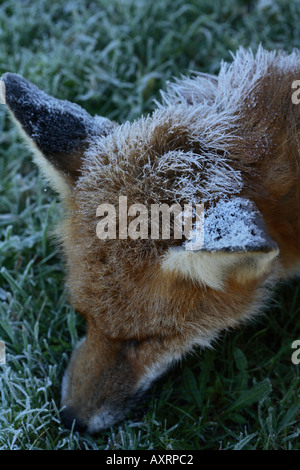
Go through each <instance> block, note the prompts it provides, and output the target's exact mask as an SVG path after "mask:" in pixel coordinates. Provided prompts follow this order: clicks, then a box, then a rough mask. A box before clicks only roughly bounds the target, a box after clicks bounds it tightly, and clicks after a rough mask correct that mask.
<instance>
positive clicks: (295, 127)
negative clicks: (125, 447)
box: [60, 63, 300, 432]
mask: <svg viewBox="0 0 300 470" xmlns="http://www.w3.org/2000/svg"><path fill="white" fill-rule="evenodd" d="M299 74H300V68H296V69H295V70H294V71H293V72H291V71H285V70H284V69H283V68H282V67H281V68H280V67H279V66H278V65H276V63H274V64H271V65H269V67H268V69H267V70H265V73H264V74H263V76H262V77H261V79H259V80H258V81H257V83H256V85H255V87H254V89H253V90H252V91H251V93H250V94H249V95H247V96H246V98H245V99H244V101H243V103H242V106H241V107H240V109H239V114H238V120H237V123H236V126H235V130H234V135H235V138H234V140H233V141H232V144H231V146H230V155H229V159H228V163H229V165H230V166H231V168H232V169H233V170H235V171H240V172H241V175H242V180H243V188H242V190H241V191H237V195H239V196H241V197H245V198H248V199H250V200H252V201H253V202H254V203H255V204H256V206H257V208H258V209H259V211H260V213H261V214H262V216H263V219H264V222H265V224H266V226H267V229H268V232H269V234H270V236H271V238H272V239H273V240H274V242H276V243H277V245H278V247H279V255H278V256H277V257H274V259H273V260H272V261H268V265H267V267H266V270H265V271H264V272H263V273H261V272H259V271H257V276H256V277H249V278H246V280H242V277H241V276H240V268H241V267H243V269H245V270H247V264H248V265H249V266H250V265H252V266H254V268H255V263H256V261H255V258H253V257H252V255H251V254H245V255H243V254H241V255H240V258H237V259H240V262H238V263H237V264H236V265H234V267H232V268H231V270H230V269H229V268H228V270H227V272H226V273H225V274H224V276H225V286H224V288H223V289H214V288H211V287H209V286H207V285H204V284H203V283H200V282H196V281H195V280H191V279H188V278H186V277H185V276H183V275H182V274H181V273H180V272H178V271H176V270H174V271H166V270H164V269H162V264H161V262H162V256H163V255H164V254H165V253H166V252H167V250H168V248H169V247H171V246H176V245H178V244H181V242H180V243H178V242H174V240H173V241H172V240H130V239H128V240H105V241H101V240H99V239H98V238H97V236H96V224H97V218H96V216H95V212H96V208H97V206H98V205H99V204H102V203H109V204H113V205H115V206H117V204H118V197H119V196H120V195H126V196H127V197H128V205H130V204H133V203H142V204H145V205H146V206H147V207H150V204H151V203H156V202H159V203H160V204H161V203H164V202H167V203H173V202H174V199H172V200H170V199H168V193H167V192H166V188H169V187H172V184H173V183H174V181H176V178H177V176H178V170H176V169H175V170H174V169H170V171H167V172H166V173H164V174H162V175H160V174H159V171H157V170H155V168H156V165H157V161H158V158H159V157H160V156H161V155H163V154H166V153H167V152H170V151H174V150H175V151H178V150H181V151H184V152H189V151H193V152H194V153H197V154H201V152H202V153H203V152H206V151H207V149H205V148H204V147H203V143H202V142H201V139H199V140H197V141H191V140H190V139H189V132H190V131H189V128H187V127H186V126H185V125H184V124H183V123H181V122H178V121H176V119H175V118H174V120H173V118H172V115H169V116H168V119H166V120H165V121H164V122H163V123H162V122H158V123H157V125H156V126H154V127H152V128H151V130H149V129H147V127H145V134H144V135H141V137H140V141H139V142H138V143H137V140H136V135H135V134H134V131H130V132H129V133H128V134H125V140H126V139H127V141H126V142H125V144H124V145H125V148H126V149H127V150H126V155H124V154H123V153H120V151H119V147H118V145H117V143H116V142H115V143H114V142H113V141H111V142H110V147H109V150H107V153H105V152H104V153H102V154H99V153H98V154H97V156H96V157H95V161H93V160H92V159H91V157H89V159H87V161H86V162H85V160H84V159H83V162H84V166H83V167H82V176H81V178H80V179H79V181H78V182H77V181H74V182H73V188H72V189H71V192H70V193H69V194H68V195H64V199H65V200H64V205H65V214H66V215H65V220H64V221H63V223H62V226H61V230H60V238H61V242H62V245H63V249H64V253H65V257H66V262H67V271H68V280H67V284H68V289H69V292H70V300H71V302H72V304H73V305H74V307H75V308H76V310H77V311H78V312H79V313H81V314H82V315H83V316H84V317H85V319H86V321H87V337H86V340H85V342H84V343H82V344H81V346H79V349H77V350H76V351H75V352H74V353H73V356H72V359H71V362H70V365H69V368H68V371H67V374H66V383H65V385H64V388H65V389H64V393H63V404H64V405H66V407H67V410H68V413H69V419H70V415H71V417H72V418H73V417H74V418H76V419H77V421H78V422H79V423H82V424H83V425H84V426H87V427H88V430H89V431H91V432H93V431H94V430H98V429H102V428H103V427H105V426H107V425H110V424H112V423H114V422H115V421H116V420H118V419H120V418H122V417H124V414H125V412H126V410H127V408H128V407H130V406H131V405H132V403H133V400H134V398H136V396H137V395H139V394H140V393H141V392H142V391H143V390H144V389H145V388H146V387H147V385H149V384H148V383H147V380H148V382H149V383H151V380H152V376H153V378H154V377H155V376H157V375H159V373H160V372H161V371H163V370H165V369H166V367H167V366H168V365H169V364H170V363H171V360H172V358H175V359H177V358H179V357H181V356H182V355H183V354H185V353H186V352H187V351H189V350H190V349H191V348H192V347H193V346H194V345H197V344H200V345H205V344H206V343H208V342H209V341H210V340H211V339H213V338H214V337H216V336H217V335H219V333H220V332H222V331H223V330H224V329H226V328H231V327H235V326H236V325H238V324H240V323H241V322H243V321H245V320H247V319H249V318H252V316H253V315H255V314H256V313H257V311H258V310H259V309H260V308H261V305H262V304H263V302H264V301H265V299H266V298H267V297H268V296H269V287H268V286H269V285H273V283H274V282H275V281H276V280H278V279H283V278H287V277H289V276H290V275H293V274H294V273H295V272H296V271H299V268H300V242H299V240H300V216H299V214H300V210H299V209H300V185H299V180H300V159H299V127H300V107H297V106H295V105H294V104H293V103H292V101H291V92H292V91H291V84H292V82H293V81H294V80H296V79H297V78H299ZM214 80H216V79H215V78H214ZM171 128H172V133H171V132H170V129H171ZM217 132H218V129H217V123H216V133H217ZM132 135H133V137H132ZM137 147H138V150H137ZM112 155H113V158H114V160H113V164H110V163H111V158H112ZM220 157H222V151H221V150H220ZM99 162H101V165H102V166H101V172H99V171H97V164H98V163H99ZM147 162H150V166H149V168H150V170H149V172H148V173H147V172H145V170H144V168H145V164H146V163H147ZM151 169H152V170H153V173H151ZM143 171H144V173H143ZM194 171H196V170H194ZM153 175H154V176H153ZM203 178H205V174H204V173H203ZM173 196H174V195H173ZM197 196H198V200H200V201H201V197H202V193H201V188H199V193H198V195H197ZM218 197H219V196H216V200H217V199H218ZM179 199H180V195H179ZM216 200H215V201H214V200H213V199H212V201H211V202H206V207H208V206H209V205H211V204H213V202H216ZM180 202H181V203H182V204H183V203H184V202H186V201H184V200H180ZM215 256H217V255H215ZM228 256H231V255H230V254H229V255H228ZM216 259H217V258H215V257H214V255H212V261H211V262H212V263H214V262H215V260H216ZM156 368H157V370H156ZM144 382H145V383H144ZM141 384H142V385H141ZM101 413H102V414H101ZM99 416H104V417H100V418H99Z"/></svg>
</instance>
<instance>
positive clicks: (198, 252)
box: [162, 197, 279, 289]
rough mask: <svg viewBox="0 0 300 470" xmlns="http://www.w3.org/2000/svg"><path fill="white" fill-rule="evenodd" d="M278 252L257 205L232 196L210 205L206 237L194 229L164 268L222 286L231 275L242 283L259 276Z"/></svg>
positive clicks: (169, 255)
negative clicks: (188, 238)
mask: <svg viewBox="0 0 300 470" xmlns="http://www.w3.org/2000/svg"><path fill="white" fill-rule="evenodd" d="M199 230H200V231H201V230H203V227H201V226H200V229H199ZM198 241H200V243H198ZM278 254H279V249H278V246H277V244H276V243H275V242H274V240H272V238H271V237H270V235H269V234H268V231H267V227H266V225H265V223H264V221H263V218H262V215H261V214H260V212H259V211H258V209H257V208H256V206H255V204H254V203H253V202H252V201H250V200H248V199H244V198H240V197H233V198H231V199H230V200H228V201H225V200H220V201H219V202H218V203H217V204H215V205H214V206H212V207H210V208H209V209H208V210H207V211H206V213H205V216H204V237H203V232H201V233H197V231H196V230H195V231H194V232H192V234H191V240H190V241H187V242H185V243H184V244H183V246H182V247H179V248H173V249H170V250H169V251H168V252H167V253H166V255H165V256H164V258H163V260H162V268H163V270H166V271H172V272H177V273H178V274H179V275H181V276H183V277H185V278H187V279H192V280H193V281H197V282H199V283H200V284H204V285H206V286H209V287H212V288H214V289H223V287H224V285H225V283H226V281H227V280H228V279H229V278H233V279H235V280H236V281H237V282H239V283H247V282H249V281H252V280H254V279H259V278H260V277H261V276H263V275H264V274H265V273H266V272H268V271H269V270H270V269H271V266H272V262H273V260H274V258H276V256H277V255H278Z"/></svg>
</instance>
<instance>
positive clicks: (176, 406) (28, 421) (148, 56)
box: [0, 0, 300, 450]
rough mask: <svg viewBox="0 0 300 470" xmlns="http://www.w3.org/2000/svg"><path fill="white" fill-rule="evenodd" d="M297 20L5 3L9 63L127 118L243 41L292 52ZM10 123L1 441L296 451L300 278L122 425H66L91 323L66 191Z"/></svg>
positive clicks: (253, 5) (97, 109) (217, 11)
mask: <svg viewBox="0 0 300 470" xmlns="http://www.w3.org/2000/svg"><path fill="white" fill-rule="evenodd" d="M299 15H300V4H299V2H290V1H288V0H281V1H274V2H268V1H260V2H258V1H251V2H247V1H242V0H227V1H221V0H215V1H214V2H211V1H210V0H187V1H184V0H161V1H159V2H158V1H157V2H149V1H148V0H135V1H133V0H126V1H125V0H110V1H105V0H94V1H86V2H81V1H79V0H70V1H61V0H59V1H55V2H49V1H47V0H39V1H32V0H20V1H17V0H15V1H12V0H11V1H9V0H7V1H0V72H1V74H2V73H4V72H6V71H11V72H17V73H21V74H23V75H24V76H26V77H27V78H28V79H30V80H32V81H33V82H35V83H36V84H37V85H38V86H40V87H41V88H43V89H45V91H47V92H50V93H52V94H53V95H55V96H57V97H60V98H65V99H69V100H72V101H76V102H77V103H79V104H80V105H82V106H83V107H85V108H86V109H87V110H88V111H89V112H91V113H92V114H94V113H98V114H102V115H105V116H107V117H109V118H111V119H115V120H117V121H119V122H122V121H124V120H125V119H130V120H132V119H135V118H137V117H138V116H139V115H141V114H145V113H147V112H150V111H151V110H152V109H153V99H154V98H159V89H160V88H163V87H164V83H165V81H166V80H169V79H171V78H172V77H173V76H179V75H180V74H186V73H187V72H188V70H189V69H194V70H202V71H205V72H213V73H215V72H217V71H218V67H219V64H220V60H222V59H225V60H230V52H229V51H230V50H232V51H234V50H235V49H236V48H237V47H238V46H239V45H243V46H246V47H248V46H250V47H253V48H255V47H257V45H258V44H259V43H260V42H261V43H262V44H263V45H264V46H265V47H266V48H269V49H273V48H284V49H286V50H288V51H290V50H291V49H292V48H293V47H296V46H297V45H298V39H299V35H300V21H299ZM0 129H1V134H0V141H1V146H0V338H1V339H2V340H3V341H5V343H6V348H7V364H6V365H2V366H0V382H1V383H0V397H1V398H0V399H1V409H0V449H2V450H7V449H18V450H21V449H22V450H23V449H24V450H29V449H42V450H54V449H55V450H57V449H65V450H66V449H103V450H108V449H126V450H137V449H169V450H171V449H173V450H177V449H179V450H190V449H210V450H211V449H222V450H227V449H244V450H248V449H255V450H261V449H265V450H270V449H293V450H296V449H297V450H299V449H300V423H299V418H300V396H299V386H300V378H299V366H297V365H294V364H293V363H292V361H291V355H292V352H293V351H292V349H291V343H292V342H293V341H294V340H296V339H299V338H300V323H299V311H300V292H299V283H297V281H292V282H291V283H289V284H287V285H281V286H278V288H277V289H276V292H275V293H274V298H273V301H272V302H271V305H270V306H269V307H268V309H267V310H266V311H265V312H264V315H263V316H262V317H260V318H259V319H258V320H257V321H256V323H255V324H250V325H248V326H246V327H243V328H242V329H240V330H237V331H235V332H232V333H227V334H226V335H225V336H224V338H223V339H222V341H219V342H218V343H217V344H216V345H215V348H214V349H213V350H207V351H202V352H198V353H195V354H194V355H193V356H191V357H189V358H187V359H186V360H185V361H183V362H182V363H181V364H178V366H177V367H175V368H174V369H173V370H172V371H170V372H169V373H168V375H167V376H166V377H165V378H164V379H163V380H161V381H160V382H158V383H157V384H156V385H155V387H154V389H153V393H152V395H151V397H150V401H149V402H145V403H142V404H141V405H140V406H139V408H138V409H137V410H135V411H134V412H133V413H132V414H131V415H129V417H128V419H127V420H126V421H125V422H124V423H122V424H121V425H119V426H116V427H114V428H112V429H111V430H109V431H107V432H104V433H102V434H99V435H97V436H94V437H90V436H87V435H80V434H78V433H77V432H73V431H68V430H66V429H64V428H63V427H62V425H61V423H60V420H59V401H60V381H61V378H62V374H63V371H64V369H65V367H66V365H67V362H68V358H69V356H70V353H71V350H72V348H73V347H74V345H75V344H76V342H77V339H78V338H79V337H80V336H82V335H83V334H84V330H85V325H84V323H83V321H82V319H81V318H80V317H79V316H78V315H77V314H76V313H75V312H74V311H73V309H72V308H71V307H70V306H69V305H68V303H67V301H66V293H65V291H64V287H63V282H64V274H63V264H62V261H61V258H60V256H59V253H57V251H56V248H55V246H54V245H53V244H52V242H51V236H50V235H51V231H52V229H53V227H55V223H56V221H57V219H58V217H59V210H58V207H57V205H56V195H55V194H54V193H53V192H52V191H51V190H50V189H49V188H47V187H46V185H45V183H44V182H43V181H42V179H41V177H40V176H39V174H38V172H37V169H36V168H35V167H34V166H33V165H32V162H31V157H30V153H29V151H28V150H27V149H26V147H25V146H24V144H23V142H22V141H21V140H20V139H19V137H18V135H17V132H16V129H15V128H14V126H13V125H12V124H11V122H10V121H9V119H8V118H7V115H6V113H5V110H4V109H2V107H1V109H0ZM297 319H298V321H297Z"/></svg>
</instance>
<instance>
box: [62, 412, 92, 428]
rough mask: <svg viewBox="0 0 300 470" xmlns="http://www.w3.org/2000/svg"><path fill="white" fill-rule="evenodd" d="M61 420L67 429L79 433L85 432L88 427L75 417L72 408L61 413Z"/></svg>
mask: <svg viewBox="0 0 300 470" xmlns="http://www.w3.org/2000/svg"><path fill="white" fill-rule="evenodd" d="M60 419H61V421H62V423H63V425H64V426H65V427H66V428H67V429H72V428H73V430H74V431H78V432H84V431H85V430H86V428H87V426H86V425H85V424H84V423H83V422H82V421H81V420H80V419H78V418H76V417H75V412H74V410H73V409H72V408H64V409H63V410H62V411H61V412H60Z"/></svg>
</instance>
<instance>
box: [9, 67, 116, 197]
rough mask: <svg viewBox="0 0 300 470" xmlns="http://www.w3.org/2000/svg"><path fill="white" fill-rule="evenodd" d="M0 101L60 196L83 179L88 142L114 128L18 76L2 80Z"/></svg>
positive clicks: (103, 119) (108, 122)
mask: <svg viewBox="0 0 300 470" xmlns="http://www.w3.org/2000/svg"><path fill="white" fill-rule="evenodd" d="M0 97H1V102H2V103H3V104H6V105H7V107H8V109H9V111H10V113H11V115H12V117H13V118H14V119H15V120H16V121H17V123H18V124H19V126H20V127H21V130H22V131H23V132H22V133H23V135H25V137H27V138H28V139H29V142H30V144H31V146H32V147H33V149H34V155H35V158H36V162H37V164H38V165H39V166H40V168H41V170H42V172H43V173H44V176H46V178H47V179H48V180H50V184H52V186H54V188H55V189H57V190H58V191H59V192H60V193H64V191H66V189H67V188H68V187H69V188H70V187H72V185H74V183H75V182H76V180H77V178H78V177H79V176H80V169H81V165H82V156H83V152H84V150H85V149H86V148H87V146H88V140H89V138H90V137H93V136H104V135H106V134H108V133H109V132H110V131H111V129H112V127H113V126H114V124H113V123H112V122H111V121H109V120H108V119H105V118H101V117H98V116H96V117H92V116H91V115H90V114H88V113H87V112H86V111H85V110H84V109H82V108H81V107H80V106H78V105H77V104H74V103H70V102H69V101H64V100H58V99H56V98H53V97H51V96H49V95H47V94H46V93H45V92H43V91H41V90H40V89H39V88H38V87H37V86H35V85H33V84H32V83H31V82H29V81H28V80H25V79H24V78H23V77H21V76H20V75H17V74H13V73H6V74H4V75H3V76H2V78H1V81H0Z"/></svg>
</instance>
